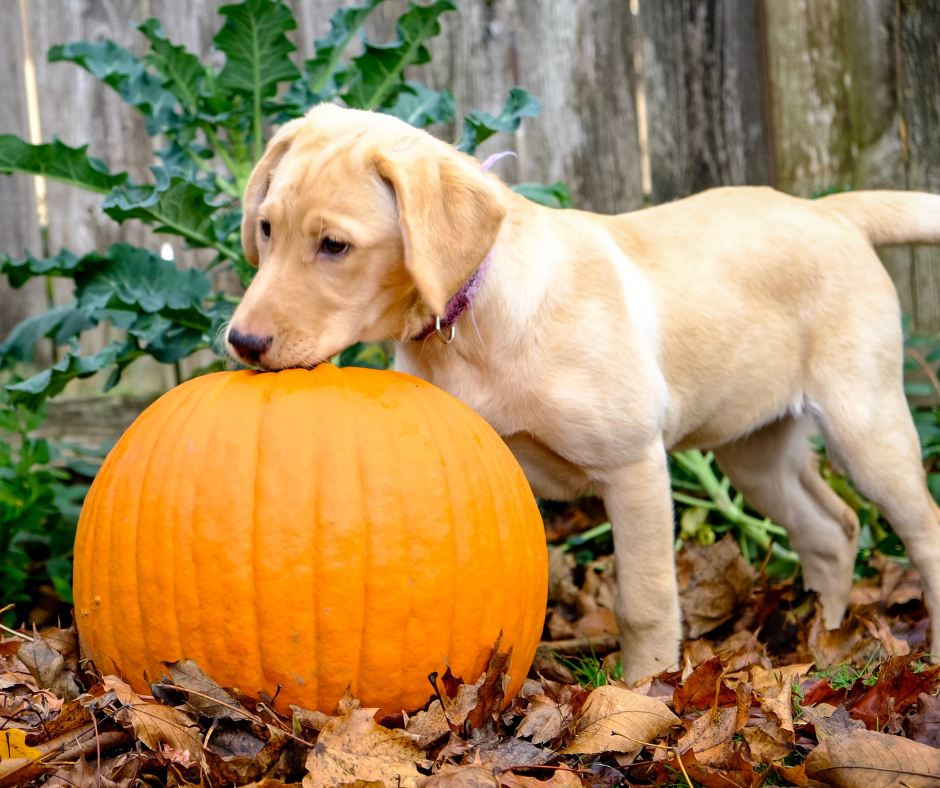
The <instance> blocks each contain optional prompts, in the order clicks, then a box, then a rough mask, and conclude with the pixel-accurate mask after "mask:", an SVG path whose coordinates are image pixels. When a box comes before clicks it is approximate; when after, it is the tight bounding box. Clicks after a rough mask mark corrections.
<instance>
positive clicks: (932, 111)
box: [898, 0, 940, 332]
mask: <svg viewBox="0 0 940 788" xmlns="http://www.w3.org/2000/svg"><path fill="white" fill-rule="evenodd" d="M898 10H899V23H900V30H899V50H900V64H901V65H900V72H901V73H900V79H899V80H898V81H899V84H900V88H901V105H902V113H903V117H904V128H905V134H904V135H902V140H903V141H904V142H905V143H906V145H905V154H906V168H905V169H906V174H907V187H908V188H909V189H920V190H923V191H930V192H934V193H938V194H940V0H900V3H899V8H898ZM913 255H914V263H913V292H914V304H915V309H916V315H917V325H918V328H919V329H920V330H922V331H931V332H935V331H940V249H937V248H936V247H926V246H922V247H917V248H915V249H914V253H913Z"/></svg>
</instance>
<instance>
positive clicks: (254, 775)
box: [205, 719, 288, 785]
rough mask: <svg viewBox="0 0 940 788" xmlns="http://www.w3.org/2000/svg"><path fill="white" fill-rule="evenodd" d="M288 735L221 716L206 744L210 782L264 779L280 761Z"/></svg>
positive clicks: (242, 781)
mask: <svg viewBox="0 0 940 788" xmlns="http://www.w3.org/2000/svg"><path fill="white" fill-rule="evenodd" d="M287 742H288V737H287V736H285V735H284V733H283V732H282V731H280V730H278V729H277V728H273V727H272V726H270V725H252V724H249V723H247V722H245V721H244V720H241V721H238V722H236V721H234V720H227V719H220V720H219V721H218V723H217V725H216V726H215V729H214V730H213V733H212V735H211V736H210V737H209V740H208V743H207V744H206V745H205V757H206V766H207V770H208V780H207V782H209V783H211V784H212V785H219V784H223V785H229V784H233V783H234V784H237V785H241V784H243V783H246V782H251V781H253V780H259V779H261V778H262V777H263V776H264V775H265V774H267V773H268V772H269V771H270V770H271V768H272V767H273V766H274V765H275V764H276V763H277V762H278V759H279V758H280V757H281V752H282V751H283V750H284V748H285V746H286V745H287Z"/></svg>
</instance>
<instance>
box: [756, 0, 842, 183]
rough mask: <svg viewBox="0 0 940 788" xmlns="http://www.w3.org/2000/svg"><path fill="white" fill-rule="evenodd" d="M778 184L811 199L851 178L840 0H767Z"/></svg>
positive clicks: (768, 62)
mask: <svg viewBox="0 0 940 788" xmlns="http://www.w3.org/2000/svg"><path fill="white" fill-rule="evenodd" d="M764 17H765V25H766V28H765V30H766V40H767V70H768V83H769V91H770V101H771V116H772V118H773V125H774V148H775V155H776V170H777V183H776V185H777V186H778V188H780V189H782V190H783V191H786V192H789V193H791V194H797V195H800V196H803V197H809V196H811V195H812V194H813V193H814V192H818V191H821V190H823V189H827V188H830V187H833V186H839V187H842V186H846V185H848V184H850V183H851V178H852V155H851V148H852V140H851V128H850V117H849V101H848V91H847V88H846V73H847V72H846V58H845V50H844V47H843V35H842V29H843V8H842V5H841V2H840V0H786V2H778V0H765V2H764Z"/></svg>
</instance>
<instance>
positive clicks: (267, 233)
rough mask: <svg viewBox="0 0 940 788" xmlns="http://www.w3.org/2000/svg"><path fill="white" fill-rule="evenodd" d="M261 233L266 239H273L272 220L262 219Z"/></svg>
mask: <svg viewBox="0 0 940 788" xmlns="http://www.w3.org/2000/svg"><path fill="white" fill-rule="evenodd" d="M261 234H262V235H263V236H264V238H265V240H270V239H271V222H269V221H268V220H267V219H262V220H261Z"/></svg>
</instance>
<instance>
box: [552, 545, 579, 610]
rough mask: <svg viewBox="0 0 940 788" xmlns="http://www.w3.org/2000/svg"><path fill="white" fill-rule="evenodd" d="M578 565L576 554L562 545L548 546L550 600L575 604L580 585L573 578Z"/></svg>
mask: <svg viewBox="0 0 940 788" xmlns="http://www.w3.org/2000/svg"><path fill="white" fill-rule="evenodd" d="M575 566H576V562H575V559H574V556H573V555H572V554H571V553H570V552H567V551H565V550H562V549H561V548H560V547H551V546H549V548H548V599H549V601H550V602H555V601H557V602H565V603H566V604H569V605H570V604H573V603H574V600H575V598H576V597H577V595H578V587H577V586H576V585H575V584H574V580H573V579H572V572H573V570H574V568H575Z"/></svg>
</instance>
